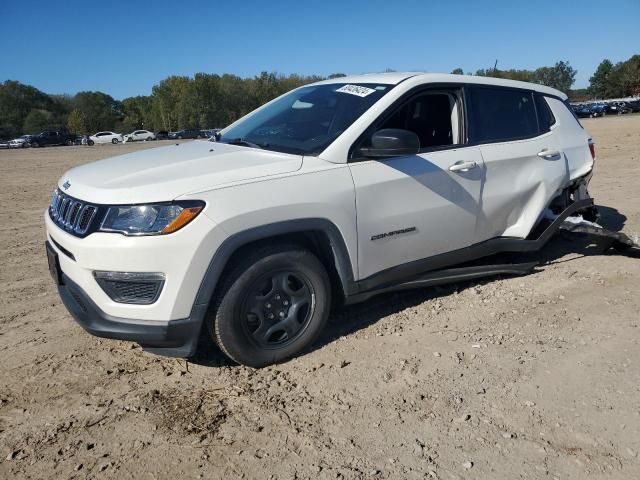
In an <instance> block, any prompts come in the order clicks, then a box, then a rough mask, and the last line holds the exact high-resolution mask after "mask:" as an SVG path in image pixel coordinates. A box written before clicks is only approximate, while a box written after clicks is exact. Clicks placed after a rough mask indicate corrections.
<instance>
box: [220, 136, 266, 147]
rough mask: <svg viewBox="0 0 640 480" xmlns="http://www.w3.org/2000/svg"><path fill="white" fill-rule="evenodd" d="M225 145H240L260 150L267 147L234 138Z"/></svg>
mask: <svg viewBox="0 0 640 480" xmlns="http://www.w3.org/2000/svg"><path fill="white" fill-rule="evenodd" d="M224 143H228V144H229V145H240V146H243V147H251V148H259V149H263V148H264V147H265V146H266V145H265V146H262V145H258V144H257V143H253V142H249V141H247V140H245V139H243V138H239V137H238V138H232V139H231V140H227V141H226V142H224Z"/></svg>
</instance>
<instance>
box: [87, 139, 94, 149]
mask: <svg viewBox="0 0 640 480" xmlns="http://www.w3.org/2000/svg"><path fill="white" fill-rule="evenodd" d="M95 143H96V142H94V141H93V140H91V139H89V140H87V145H89V146H90V147H93V146H94V145H95Z"/></svg>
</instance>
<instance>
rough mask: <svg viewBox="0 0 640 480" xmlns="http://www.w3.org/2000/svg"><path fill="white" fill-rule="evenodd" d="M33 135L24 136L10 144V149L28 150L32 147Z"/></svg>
mask: <svg viewBox="0 0 640 480" xmlns="http://www.w3.org/2000/svg"><path fill="white" fill-rule="evenodd" d="M31 138H33V135H22V136H20V137H18V138H14V139H13V140H11V141H10V142H9V148H26V147H30V146H31Z"/></svg>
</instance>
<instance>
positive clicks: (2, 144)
mask: <svg viewBox="0 0 640 480" xmlns="http://www.w3.org/2000/svg"><path fill="white" fill-rule="evenodd" d="M0 148H9V142H7V141H6V140H2V139H1V138H0Z"/></svg>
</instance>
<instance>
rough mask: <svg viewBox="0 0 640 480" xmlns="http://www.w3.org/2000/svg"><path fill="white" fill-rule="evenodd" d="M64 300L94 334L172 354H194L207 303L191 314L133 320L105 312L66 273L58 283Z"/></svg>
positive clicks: (70, 311)
mask: <svg viewBox="0 0 640 480" xmlns="http://www.w3.org/2000/svg"><path fill="white" fill-rule="evenodd" d="M58 293H59V294H60V298H61V299H62V303H64V306H65V307H67V310H68V311H69V313H70V314H71V316H72V317H73V318H74V319H75V320H76V322H78V323H79V324H80V326H81V327H82V328H84V329H85V330H86V331H87V332H89V333H91V334H92V335H96V336H98V337H103V338H113V339H117V340H129V341H133V342H136V343H139V344H140V345H141V346H142V347H143V348H144V349H145V350H149V351H152V352H154V353H158V354H161V355H168V356H172V357H183V358H187V357H191V356H193V355H194V354H195V352H196V348H197V345H198V338H199V336H200V329H201V326H202V322H203V320H204V317H205V314H206V311H207V307H206V305H194V308H193V309H192V311H191V315H190V316H189V317H188V318H185V319H181V320H171V321H169V322H154V321H149V320H142V321H140V320H131V319H128V318H120V317H114V316H111V315H108V314H107V313H105V312H103V311H102V310H101V309H100V308H99V307H98V306H97V305H96V304H95V303H94V302H93V301H92V300H91V299H90V298H89V296H88V295H87V294H86V293H85V291H84V290H83V289H82V288H81V287H80V286H79V285H77V284H76V283H75V282H73V281H72V280H71V279H70V278H69V277H67V276H66V275H65V274H64V273H63V274H62V283H61V284H60V285H58Z"/></svg>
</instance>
